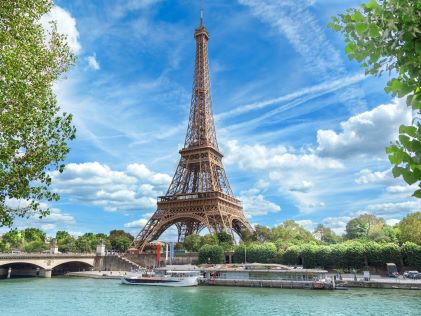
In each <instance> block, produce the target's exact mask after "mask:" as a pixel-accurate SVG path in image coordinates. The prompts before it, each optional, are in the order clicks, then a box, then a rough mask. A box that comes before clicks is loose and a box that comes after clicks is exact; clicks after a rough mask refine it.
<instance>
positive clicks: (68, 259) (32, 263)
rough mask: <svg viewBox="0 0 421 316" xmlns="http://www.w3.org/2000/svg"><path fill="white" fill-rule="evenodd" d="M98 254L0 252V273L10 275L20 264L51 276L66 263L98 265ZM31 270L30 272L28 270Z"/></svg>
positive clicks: (38, 273) (84, 265)
mask: <svg viewBox="0 0 421 316" xmlns="http://www.w3.org/2000/svg"><path fill="white" fill-rule="evenodd" d="M96 258H97V256H96V254H95V253H90V254H80V253H73V254H68V253H66V254H41V253H39V254H30V253H22V254H0V275H8V276H10V273H11V271H12V269H13V267H17V266H19V268H20V269H22V268H24V269H26V270H27V273H29V272H30V271H29V270H32V271H35V273H36V275H39V276H44V277H46V278H50V277H51V274H52V271H53V270H54V269H59V268H60V267H65V266H66V264H73V263H74V264H78V265H79V266H83V267H86V268H91V269H92V268H94V267H95V265H96ZM28 271H29V272H28Z"/></svg>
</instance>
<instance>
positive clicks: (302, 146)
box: [16, 0, 421, 239]
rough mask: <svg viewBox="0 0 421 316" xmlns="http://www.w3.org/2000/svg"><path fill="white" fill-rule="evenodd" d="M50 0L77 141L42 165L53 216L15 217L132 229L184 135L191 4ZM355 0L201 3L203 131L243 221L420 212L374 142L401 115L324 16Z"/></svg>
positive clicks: (400, 107) (160, 189) (194, 16)
mask: <svg viewBox="0 0 421 316" xmlns="http://www.w3.org/2000/svg"><path fill="white" fill-rule="evenodd" d="M55 3H56V7H55V8H54V9H53V11H52V12H51V14H50V15H49V16H48V17H46V18H45V19H46V20H48V19H56V20H58V28H59V30H60V31H61V32H63V33H64V34H67V35H68V40H69V45H70V46H71V48H72V49H73V51H74V52H75V53H76V54H77V57H78V60H77V64H76V65H75V67H73V69H72V70H71V71H70V72H69V73H68V74H67V75H66V77H67V79H66V80H62V81H60V82H58V83H57V84H56V85H55V91H56V93H57V96H58V100H59V104H60V105H61V107H62V109H63V110H64V111H67V112H71V113H73V115H74V123H75V125H76V127H77V130H78V132H77V139H76V140H75V141H73V142H72V143H71V144H70V145H71V149H72V150H71V153H70V155H69V157H68V159H67V163H68V166H67V169H66V171H65V172H64V174H62V175H58V174H53V180H54V184H53V189H54V190H55V191H57V192H59V193H60V194H61V196H62V198H61V200H60V201H59V202H57V203H54V204H50V205H49V206H50V207H52V208H53V209H52V210H53V211H52V215H50V216H49V217H47V218H46V219H44V220H36V219H33V218H30V219H26V220H19V221H17V223H16V225H17V226H18V227H25V226H37V227H41V228H43V229H45V230H47V231H48V233H49V234H54V233H55V231H56V230H58V229H66V230H68V231H70V232H72V233H74V234H80V233H84V232H88V231H93V232H108V231H109V230H111V229H126V230H128V231H130V232H132V233H136V232H138V231H139V230H140V229H141V227H142V226H143V225H144V224H145V222H146V220H147V219H148V217H149V216H150V214H151V213H153V212H154V211H155V203H156V196H157V195H160V194H163V193H164V192H165V191H166V188H167V186H168V184H169V182H170V180H171V178H172V176H173V173H174V171H175V167H176V165H177V163H178V159H179V154H178V150H179V149H180V148H181V146H182V144H183V143H184V137H185V133H186V128H187V119H188V109H189V105H190V96H191V86H192V78H193V66H194V53H195V52H194V49H195V46H194V38H193V32H194V29H195V27H197V26H198V23H199V12H200V7H201V5H200V2H199V1H187V0H181V1H169V0H137V1H134V0H124V1H123V0H117V1H105V0H103V1H84V0H57V1H56V2H55ZM359 3H360V1H357V0H352V1H351V0H341V1H339V0H337V1H333V0H285V1H275V0H238V1H222V0H221V1H219V0H216V1H215V0H213V1H203V7H204V21H205V25H206V27H207V28H208V31H209V33H210V41H209V62H210V70H211V85H212V88H211V89H212V99H213V110H214V114H215V119H216V129H217V137H218V141H219V145H220V147H221V149H222V151H223V153H224V155H225V157H224V164H225V168H226V171H227V174H228V177H229V180H230V183H231V186H232V188H233V191H234V193H235V194H236V195H237V196H238V197H240V199H242V200H243V202H244V208H245V213H246V215H247V216H248V217H249V220H250V222H251V223H252V224H262V225H268V226H273V225H276V224H279V223H281V222H283V221H284V220H287V219H293V220H296V221H298V222H299V223H300V224H302V225H303V226H304V227H306V228H307V229H313V228H314V227H315V225H316V224H318V223H323V224H325V225H327V226H330V227H332V228H333V229H334V230H335V231H337V232H339V233H340V232H343V229H344V225H345V224H346V222H347V221H348V220H349V219H350V218H351V217H353V216H357V215H358V214H361V213H365V212H368V213H371V214H375V215H379V216H383V217H384V218H385V219H387V221H388V223H392V224H393V223H396V222H397V221H398V220H399V219H401V218H402V217H403V216H405V215H406V214H407V213H409V212H411V211H420V210H421V203H419V201H417V200H416V199H414V198H411V197H410V195H411V192H412V191H413V190H414V188H411V187H408V186H407V185H406V184H404V183H403V181H401V180H399V179H393V177H392V176H391V173H390V164H389V163H388V160H387V156H386V154H385V152H384V148H385V147H386V146H387V145H388V144H389V143H390V141H391V140H393V139H395V138H396V131H397V129H398V126H399V125H400V124H402V123H408V122H409V121H410V120H411V112H410V111H409V110H408V109H407V108H406V106H405V104H404V102H403V101H402V100H397V99H392V98H391V97H390V96H389V95H386V94H385V92H384V90H383V87H384V85H385V82H386V81H387V77H382V78H375V77H365V76H364V73H363V71H362V70H361V69H360V68H359V65H358V64H357V63H356V62H351V61H349V60H348V58H347V56H346V55H345V53H344V42H343V38H342V37H341V35H340V34H336V33H334V32H333V31H331V30H330V29H328V28H327V26H326V25H327V23H328V22H329V20H330V17H331V16H333V15H335V14H337V13H339V12H343V11H344V10H345V9H346V8H347V7H352V6H357V5H358V4H359ZM411 190H412V191H411ZM171 238H173V234H171V232H169V233H168V234H166V235H165V236H164V237H163V239H171Z"/></svg>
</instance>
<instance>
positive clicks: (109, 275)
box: [65, 271, 130, 279]
mask: <svg viewBox="0 0 421 316" xmlns="http://www.w3.org/2000/svg"><path fill="white" fill-rule="evenodd" d="M129 273H130V272H128V271H79V272H68V273H66V274H65V275H66V276H69V277H82V278H91V279H120V278H121V277H122V276H124V275H127V274H129Z"/></svg>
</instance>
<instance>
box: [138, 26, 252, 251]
mask: <svg viewBox="0 0 421 316" xmlns="http://www.w3.org/2000/svg"><path fill="white" fill-rule="evenodd" d="M194 38H195V40H196V57H195V71H194V80H193V91H192V99H191V105H190V117H189V124H188V128H187V135H186V140H185V143H184V147H183V149H181V150H180V156H181V158H180V161H179V163H178V166H177V169H176V171H175V174H174V177H173V179H172V182H171V184H170V186H169V188H168V191H167V193H166V194H165V195H164V196H160V197H158V202H157V210H156V212H155V213H154V214H153V215H152V217H151V218H150V219H149V221H148V222H147V224H146V225H145V226H144V227H143V229H142V230H141V231H140V232H139V234H138V235H137V236H136V238H135V240H134V246H135V247H137V248H138V249H139V250H140V251H143V249H144V247H145V246H146V244H147V243H148V242H151V241H153V240H156V239H158V238H159V236H160V235H161V234H162V233H163V232H164V231H165V230H167V229H168V228H169V227H171V226H173V225H175V226H176V227H177V230H178V241H182V240H184V238H185V237H186V236H188V235H190V234H194V233H198V232H200V231H201V230H202V229H204V228H207V229H208V230H209V232H211V233H218V232H228V233H230V234H232V235H233V234H234V233H236V234H238V235H239V236H240V237H241V236H242V233H243V232H244V231H246V230H247V231H250V232H251V231H253V228H252V227H251V225H250V224H249V223H248V221H247V219H246V217H245V216H244V213H243V207H242V203H241V201H240V200H238V199H236V198H235V197H234V195H233V193H232V190H231V187H230V184H229V182H228V178H227V176H226V174H225V169H224V165H223V164H222V157H223V155H222V154H221V152H220V151H219V147H218V142H217V140H216V133H215V124H214V119H213V113H212V100H211V93H210V79H209V65H208V48H207V45H208V40H209V33H208V31H207V29H206V28H205V26H204V25H203V19H202V18H200V26H199V27H198V28H197V29H196V30H195V32H194Z"/></svg>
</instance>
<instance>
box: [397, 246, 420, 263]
mask: <svg viewBox="0 0 421 316" xmlns="http://www.w3.org/2000/svg"><path fill="white" fill-rule="evenodd" d="M401 254H402V258H403V262H404V265H406V266H408V267H414V268H421V246H418V245H417V244H415V243H412V242H406V243H404V244H403V245H402V247H401Z"/></svg>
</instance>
